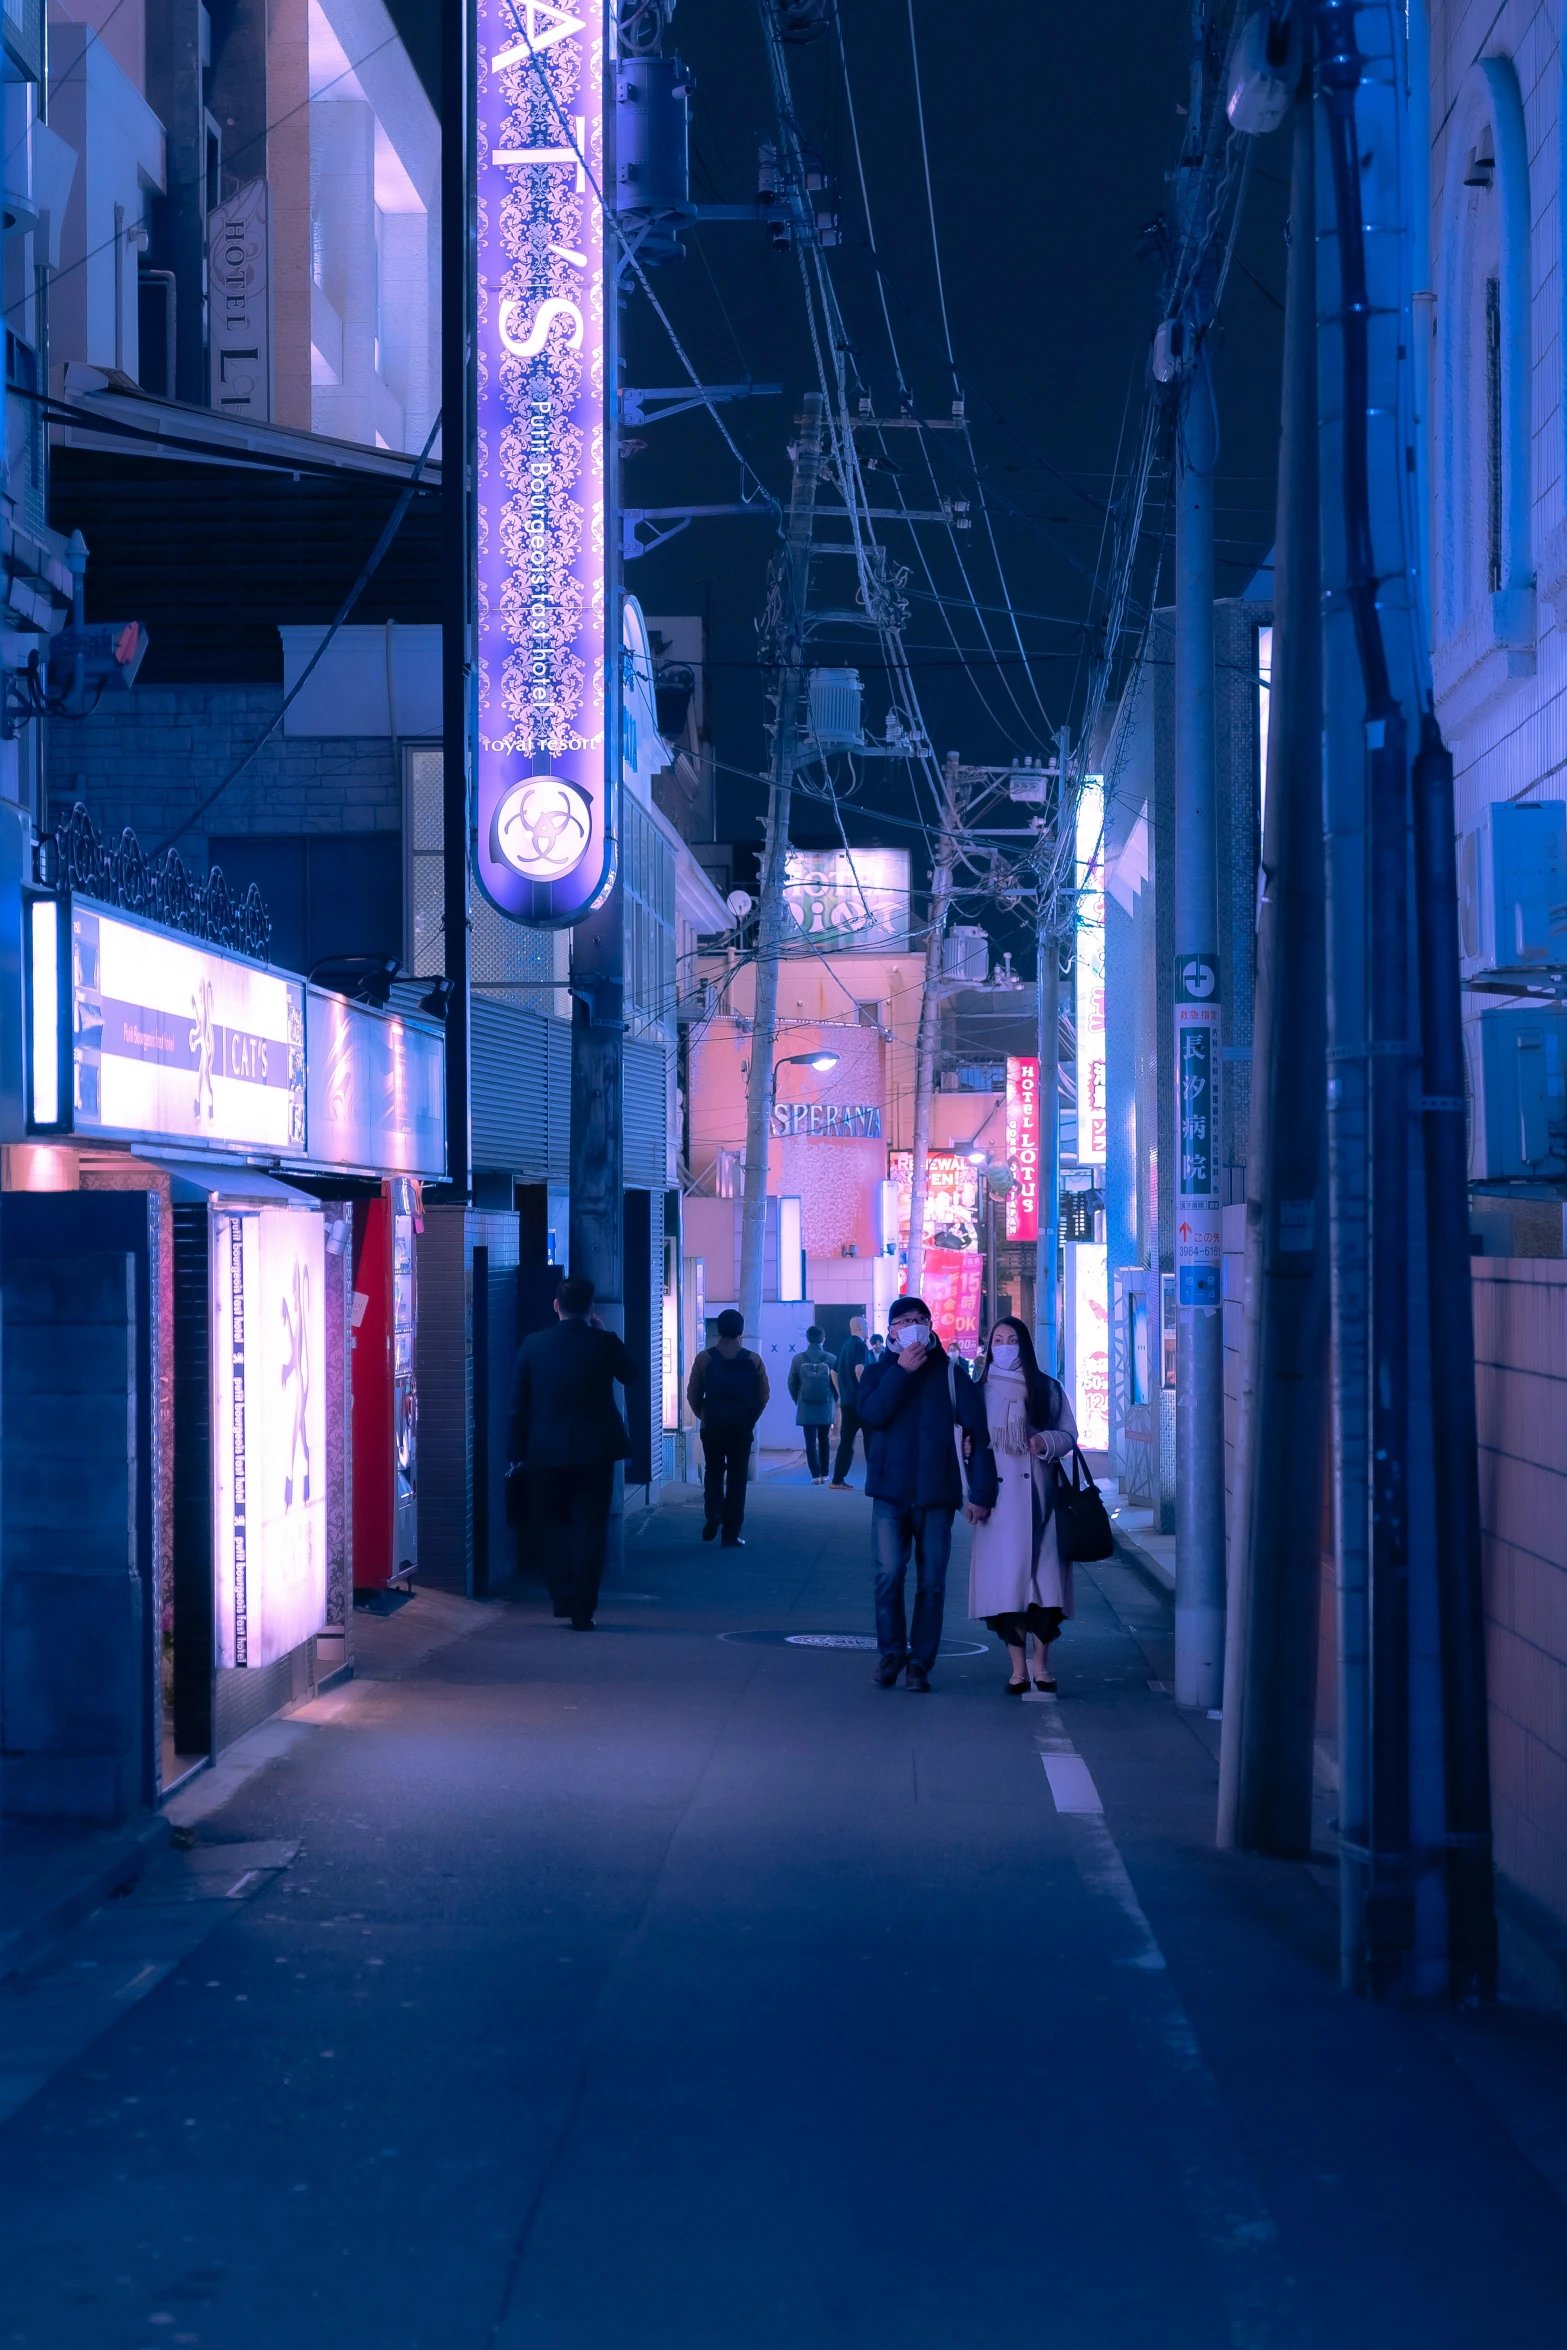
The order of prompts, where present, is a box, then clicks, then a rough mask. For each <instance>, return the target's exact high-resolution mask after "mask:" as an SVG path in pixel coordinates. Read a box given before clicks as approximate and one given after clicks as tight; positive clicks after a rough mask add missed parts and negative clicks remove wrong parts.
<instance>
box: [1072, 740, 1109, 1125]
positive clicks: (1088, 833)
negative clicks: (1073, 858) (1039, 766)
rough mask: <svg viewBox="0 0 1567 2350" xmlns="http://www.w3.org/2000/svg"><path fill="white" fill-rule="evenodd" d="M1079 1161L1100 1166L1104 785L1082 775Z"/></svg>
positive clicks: (1103, 1120)
mask: <svg viewBox="0 0 1567 2350" xmlns="http://www.w3.org/2000/svg"><path fill="white" fill-rule="evenodd" d="M1074 1016H1075V1018H1076V1022H1077V1163H1078V1165H1079V1166H1080V1167H1102V1166H1103V1165H1104V1163H1105V1148H1106V1144H1107V1142H1108V1140H1109V1118H1108V1112H1107V1108H1106V1103H1105V787H1104V778H1103V776H1102V775H1085V776H1084V778H1083V788H1082V790H1081V792H1080V793H1079V795H1078V801H1077V997H1076V1003H1075V1006H1074Z"/></svg>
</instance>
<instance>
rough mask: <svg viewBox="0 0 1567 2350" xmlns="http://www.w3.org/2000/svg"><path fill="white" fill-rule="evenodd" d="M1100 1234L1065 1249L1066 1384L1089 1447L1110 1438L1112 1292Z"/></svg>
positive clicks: (1080, 1436) (1099, 1448)
mask: <svg viewBox="0 0 1567 2350" xmlns="http://www.w3.org/2000/svg"><path fill="white" fill-rule="evenodd" d="M1107 1253H1108V1252H1107V1250H1106V1247H1105V1243H1104V1242H1103V1241H1102V1240H1079V1241H1075V1242H1073V1243H1072V1245H1071V1246H1070V1247H1069V1248H1068V1250H1067V1261H1068V1264H1069V1267H1070V1272H1069V1277H1068V1281H1067V1310H1068V1315H1069V1326H1068V1329H1067V1333H1066V1337H1067V1350H1066V1354H1067V1384H1068V1386H1069V1387H1070V1389H1071V1391H1072V1408H1073V1411H1074V1413H1075V1415H1076V1419H1077V1440H1078V1442H1079V1444H1081V1445H1082V1446H1083V1447H1084V1448H1085V1450H1087V1451H1089V1452H1103V1451H1105V1450H1106V1448H1107V1447H1108V1445H1109V1442H1110V1295H1109V1272H1108V1267H1107Z"/></svg>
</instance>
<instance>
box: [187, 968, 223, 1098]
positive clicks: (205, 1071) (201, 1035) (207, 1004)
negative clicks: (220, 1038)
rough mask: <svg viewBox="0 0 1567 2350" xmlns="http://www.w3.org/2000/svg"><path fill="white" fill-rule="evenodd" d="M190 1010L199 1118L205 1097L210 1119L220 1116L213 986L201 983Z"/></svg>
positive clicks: (206, 981)
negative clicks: (214, 1074) (215, 1085)
mask: <svg viewBox="0 0 1567 2350" xmlns="http://www.w3.org/2000/svg"><path fill="white" fill-rule="evenodd" d="M190 1008H191V1010H192V1011H193V1012H194V1013H195V1015H196V1017H195V1019H194V1020H193V1021H192V1022H191V1026H190V1049H191V1051H192V1052H193V1053H194V1054H195V1056H196V1115H197V1117H198V1118H199V1117H200V1116H201V1104H202V1097H203V1095H205V1097H206V1103H207V1116H208V1117H209V1118H214V1117H216V1115H217V1102H216V1099H215V1097H214V1095H213V1091H212V1070H213V1064H214V1062H215V1060H216V1057H217V1034H216V1031H215V1029H214V1027H213V1023H212V982H211V980H210V979H199V980H198V981H197V982H196V986H195V989H194V992H193V993H192V995H191V999H190Z"/></svg>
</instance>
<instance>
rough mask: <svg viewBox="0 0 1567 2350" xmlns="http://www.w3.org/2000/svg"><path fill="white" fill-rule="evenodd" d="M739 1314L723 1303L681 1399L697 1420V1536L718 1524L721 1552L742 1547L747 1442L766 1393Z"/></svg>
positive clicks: (763, 1374) (760, 1368)
mask: <svg viewBox="0 0 1567 2350" xmlns="http://www.w3.org/2000/svg"><path fill="white" fill-rule="evenodd" d="M744 1336H745V1316H744V1315H743V1314H741V1313H738V1312H737V1311H736V1310H735V1308H734V1307H733V1306H726V1307H725V1308H724V1311H723V1312H722V1313H721V1314H720V1315H719V1317H718V1335H717V1339H716V1341H715V1343H714V1344H713V1345H712V1346H705V1347H704V1348H703V1349H702V1352H701V1353H700V1354H699V1355H698V1356H697V1358H696V1361H695V1362H694V1363H693V1364H692V1366H691V1377H690V1379H689V1380H688V1381H687V1383H686V1401H687V1402H688V1403H689V1404H690V1406H691V1409H692V1410H693V1411H694V1412H695V1414H696V1416H697V1418H698V1420H699V1421H700V1422H701V1424H702V1460H703V1464H704V1475H703V1480H702V1485H703V1500H704V1502H705V1504H706V1512H707V1514H706V1518H705V1520H704V1522H703V1526H702V1540H703V1541H704V1542H711V1541H712V1539H713V1537H714V1535H715V1534H716V1533H717V1532H718V1530H719V1528H720V1526H722V1528H723V1532H724V1548H725V1550H743V1549H744V1548H745V1536H744V1535H743V1534H742V1533H741V1531H740V1529H741V1527H742V1526H743V1525H744V1524H745V1481H746V1478H747V1476H748V1475H749V1474H750V1468H751V1441H752V1438H753V1437H754V1436H755V1434H756V1423H757V1421H758V1420H759V1419H760V1418H761V1416H762V1413H763V1412H764V1411H765V1410H766V1408H767V1402H768V1398H769V1396H770V1394H771V1392H772V1390H771V1388H770V1386H769V1384H768V1378H767V1372H766V1369H765V1367H764V1365H763V1362H762V1358H761V1356H760V1355H758V1354H753V1353H752V1352H751V1350H750V1348H749V1347H745V1346H742V1345H741V1343H740V1341H741V1339H742V1338H743V1337H744Z"/></svg>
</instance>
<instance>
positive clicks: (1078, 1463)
mask: <svg viewBox="0 0 1567 2350" xmlns="http://www.w3.org/2000/svg"><path fill="white" fill-rule="evenodd" d="M1055 1469H1056V1476H1055V1491H1054V1495H1053V1504H1054V1511H1055V1521H1056V1554H1057V1556H1058V1557H1059V1558H1060V1559H1061V1560H1062V1561H1063V1562H1065V1561H1066V1560H1069V1559H1078V1560H1081V1561H1082V1563H1083V1564H1084V1565H1085V1566H1086V1565H1089V1564H1091V1563H1092V1562H1093V1560H1095V1559H1107V1558H1113V1557H1114V1556H1115V1536H1114V1534H1113V1533H1112V1532H1111V1530H1110V1513H1109V1511H1108V1510H1107V1509H1106V1508H1105V1505H1104V1499H1103V1496H1102V1495H1101V1493H1100V1491H1099V1488H1098V1486H1097V1485H1096V1484H1095V1483H1094V1474H1093V1471H1092V1470H1091V1469H1090V1467H1089V1466H1088V1463H1087V1462H1086V1461H1085V1460H1084V1458H1083V1456H1082V1454H1081V1453H1080V1452H1079V1451H1078V1449H1077V1446H1076V1445H1075V1444H1074V1445H1073V1447H1072V1474H1071V1475H1070V1477H1069V1476H1068V1475H1067V1473H1066V1464H1065V1462H1064V1461H1057V1462H1056V1465H1055ZM1079 1472H1081V1477H1080V1476H1079Z"/></svg>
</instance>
